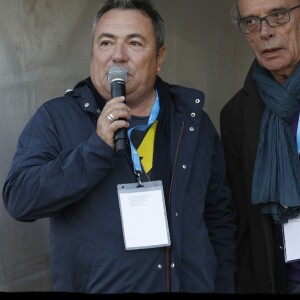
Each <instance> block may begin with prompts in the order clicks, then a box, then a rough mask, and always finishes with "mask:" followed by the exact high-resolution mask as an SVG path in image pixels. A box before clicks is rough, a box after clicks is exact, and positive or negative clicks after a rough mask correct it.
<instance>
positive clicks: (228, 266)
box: [204, 133, 236, 293]
mask: <svg viewBox="0 0 300 300" xmlns="http://www.w3.org/2000/svg"><path fill="white" fill-rule="evenodd" d="M213 144H214V151H213V155H212V169H211V179H210V181H209V184H208V190H207V198H206V203H205V214H204V216H205V221H206V224H207V228H208V233H209V236H210V240H211V243H212V244H213V247H214V250H215V255H216V258H217V260H218V270H217V278H216V280H215V292H216V293H234V291H235V283H234V274H235V270H236V258H235V247H236V241H235V232H236V222H235V216H236V215H235V205H234V202H233V200H232V196H231V191H230V189H229V186H228V183H227V178H226V169H225V161H224V155H223V148H222V144H221V141H220V138H219V135H218V134H217V133H215V135H214V142H213Z"/></svg>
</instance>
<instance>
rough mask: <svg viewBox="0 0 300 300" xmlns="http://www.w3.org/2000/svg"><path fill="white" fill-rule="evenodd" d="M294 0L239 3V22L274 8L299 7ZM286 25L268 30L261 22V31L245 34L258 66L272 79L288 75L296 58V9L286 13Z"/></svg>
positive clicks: (299, 18)
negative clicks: (266, 71)
mask: <svg viewBox="0 0 300 300" xmlns="http://www.w3.org/2000/svg"><path fill="white" fill-rule="evenodd" d="M299 4H300V1H298V0H239V1H238V5H239V10H240V14H241V17H242V19H244V18H247V17H254V16H255V17H263V16H266V15H268V14H270V13H272V12H274V11H276V10H278V9H284V8H291V7H294V6H296V5H299ZM290 14H291V20H290V22H289V23H287V24H285V25H282V26H279V27H275V28H271V27H270V26H269V25H268V24H267V23H266V22H265V21H263V22H262V24H261V30H260V31H258V32H255V33H250V34H247V35H246V38H247V40H248V43H249V45H250V47H251V49H252V50H253V52H254V54H255V56H256V58H257V59H258V61H259V63H260V64H261V65H262V66H263V67H265V68H266V69H268V70H270V71H271V73H272V74H273V76H274V77H275V78H279V77H281V76H289V75H290V74H291V73H292V72H293V70H294V69H295V67H296V65H297V63H298V62H299V59H300V8H296V9H295V10H292V11H291V12H290Z"/></svg>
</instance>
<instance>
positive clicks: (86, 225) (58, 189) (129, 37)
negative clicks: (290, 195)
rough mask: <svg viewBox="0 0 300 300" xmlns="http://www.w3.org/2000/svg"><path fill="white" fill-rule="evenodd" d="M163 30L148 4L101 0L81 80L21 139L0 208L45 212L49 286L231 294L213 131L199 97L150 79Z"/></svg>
mask: <svg viewBox="0 0 300 300" xmlns="http://www.w3.org/2000/svg"><path fill="white" fill-rule="evenodd" d="M164 34H165V25H164V21H163V20H162V18H161V16H160V14H159V13H158V12H157V10H155V9H154V8H153V6H152V4H151V2H150V1H146V0H108V1H106V2H105V4H104V5H103V7H102V8H101V9H100V10H99V12H98V13H97V15H96V18H95V21H94V27H93V49H92V60H91V66H90V77H88V78H86V79H85V80H82V81H80V82H79V83H77V84H76V85H75V87H74V89H73V90H71V91H68V92H67V93H66V94H65V95H64V96H62V97H58V98H55V99H52V100H49V101H47V102H46V103H44V104H43V105H42V106H41V107H40V108H39V109H38V110H37V112H36V113H35V114H34V116H33V117H32V118H31V120H29V122H28V124H27V125H26V126H25V128H24V130H23V132H22V134H21V136H20V139H19V142H18V145H17V149H16V153H15V156H14V158H13V162H12V165H11V169H10V170H9V173H8V175H7V178H6V180H5V184H4V187H3V199H4V204H5V206H6V208H7V210H8V212H9V213H10V214H11V216H12V217H13V218H15V219H16V220H18V221H22V222H28V221H35V220H37V219H41V218H50V220H51V222H50V224H51V253H50V255H51V256H50V261H51V272H52V279H53V280H52V282H53V291H57V292H58V291H59V292H77V293H91V294H96V293H166V292H176V293H177V292H185V293H233V292H234V272H235V238H234V236H235V223H234V220H235V212H234V206H233V203H232V200H231V194H230V191H229V188H228V186H227V182H226V176H225V166H224V160H223V153H222V147H221V143H220V139H219V136H218V134H217V131H216V129H215V128H214V127H213V125H212V122H211V121H210V119H209V117H208V115H207V114H206V113H205V112H204V111H203V105H204V94H203V93H202V92H201V91H198V90H194V89H190V88H186V87H183V86H179V85H174V84H169V83H167V82H165V81H163V80H162V79H161V78H160V77H159V76H158V73H159V71H160V70H161V68H162V64H163V61H164V58H165V55H166V47H165V45H164ZM185 71H188V70H185ZM120 131H121V132H122V135H121V140H122V142H124V141H125V143H121V144H122V145H123V146H122V147H121V148H122V151H119V150H118V149H117V148H119V146H118V133H119V132H120ZM123 133H125V135H124V134H123ZM121 154H122V155H121Z"/></svg>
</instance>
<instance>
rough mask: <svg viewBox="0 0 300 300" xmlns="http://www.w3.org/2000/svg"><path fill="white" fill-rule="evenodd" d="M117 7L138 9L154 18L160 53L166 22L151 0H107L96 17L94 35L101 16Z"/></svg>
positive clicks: (157, 46) (153, 22)
mask: <svg viewBox="0 0 300 300" xmlns="http://www.w3.org/2000/svg"><path fill="white" fill-rule="evenodd" d="M115 8H121V9H124V10H125V9H133V10H138V11H140V12H141V13H142V14H143V15H145V16H147V17H149V18H150V19H151V20H152V24H153V29H154V32H155V35H156V48H157V53H158V51H159V50H160V48H161V47H163V46H164V43H165V23H164V20H163V19H162V17H161V16H160V14H159V13H158V11H157V10H155V9H154V7H153V4H152V3H151V0H107V1H106V2H105V3H104V5H103V6H102V8H101V9H100V10H99V11H98V13H97V15H96V17H95V19H94V23H93V36H94V34H95V29H96V25H97V23H98V22H99V20H100V19H101V17H102V16H103V15H104V14H105V13H107V12H108V11H110V10H112V9H115Z"/></svg>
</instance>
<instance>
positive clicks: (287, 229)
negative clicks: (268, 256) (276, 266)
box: [283, 215, 300, 262]
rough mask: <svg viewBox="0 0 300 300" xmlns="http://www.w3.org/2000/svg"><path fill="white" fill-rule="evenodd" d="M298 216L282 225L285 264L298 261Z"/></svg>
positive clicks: (299, 248)
mask: <svg viewBox="0 0 300 300" xmlns="http://www.w3.org/2000/svg"><path fill="white" fill-rule="evenodd" d="M299 232H300V215H298V216H297V217H296V218H293V219H290V220H289V221H288V223H285V224H283V244H284V254H285V262H291V261H296V260H300V234H299Z"/></svg>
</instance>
